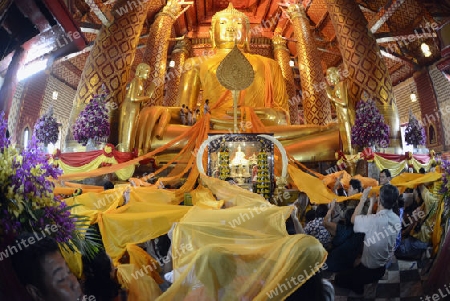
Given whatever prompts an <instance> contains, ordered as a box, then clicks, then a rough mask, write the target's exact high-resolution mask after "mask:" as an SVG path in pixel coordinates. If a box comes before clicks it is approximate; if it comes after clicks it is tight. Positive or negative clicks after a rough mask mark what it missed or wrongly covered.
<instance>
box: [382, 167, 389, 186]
mask: <svg viewBox="0 0 450 301" xmlns="http://www.w3.org/2000/svg"><path fill="white" fill-rule="evenodd" d="M390 182H391V172H390V171H389V169H387V168H385V169H383V170H382V171H380V185H385V184H389V183H390Z"/></svg>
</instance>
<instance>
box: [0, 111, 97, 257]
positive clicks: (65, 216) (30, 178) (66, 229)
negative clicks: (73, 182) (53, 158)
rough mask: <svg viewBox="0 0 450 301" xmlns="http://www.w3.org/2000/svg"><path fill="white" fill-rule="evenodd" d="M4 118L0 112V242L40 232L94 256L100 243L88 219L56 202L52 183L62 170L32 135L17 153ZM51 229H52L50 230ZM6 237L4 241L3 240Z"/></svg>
mask: <svg viewBox="0 0 450 301" xmlns="http://www.w3.org/2000/svg"><path fill="white" fill-rule="evenodd" d="M6 130H7V121H6V119H5V118H4V113H3V112H2V113H1V114H0V233H1V236H0V244H4V243H8V241H7V240H8V239H9V240H14V238H15V237H17V236H18V235H20V234H21V233H23V232H33V233H40V234H41V235H49V236H52V237H53V238H55V239H56V241H57V242H58V243H60V244H61V246H62V247H63V248H68V249H69V250H72V251H74V250H76V249H77V250H78V251H80V252H81V253H82V254H86V255H88V256H91V255H94V254H95V252H96V250H97V248H98V246H99V244H98V242H97V241H96V238H95V237H94V236H93V235H92V234H91V233H89V231H87V225H88V223H87V222H88V220H87V219H86V218H85V217H83V216H78V215H73V214H71V209H72V207H71V206H67V205H66V203H65V202H63V201H58V200H57V199H56V198H55V196H54V194H53V188H54V184H53V182H51V181H50V180H49V178H57V177H58V176H59V175H60V174H61V170H60V169H57V168H55V167H54V166H52V165H51V164H49V163H48V161H47V159H46V157H45V154H44V153H43V152H42V151H41V150H40V147H39V146H38V140H37V139H36V137H34V136H33V137H32V139H31V142H30V145H29V146H28V148H26V149H24V150H23V151H21V152H19V150H18V149H17V148H16V147H15V146H14V145H11V143H10V141H9V139H8V138H7V137H6ZM49 229H51V231H49ZM5 240H6V241H5Z"/></svg>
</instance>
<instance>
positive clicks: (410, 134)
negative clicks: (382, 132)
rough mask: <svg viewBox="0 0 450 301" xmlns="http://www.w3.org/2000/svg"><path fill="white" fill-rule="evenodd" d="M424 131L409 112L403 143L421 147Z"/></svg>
mask: <svg viewBox="0 0 450 301" xmlns="http://www.w3.org/2000/svg"><path fill="white" fill-rule="evenodd" d="M425 138H426V134H425V129H424V128H423V126H421V125H420V124H419V121H418V120H417V118H416V116H414V114H413V113H412V111H411V110H410V111H409V122H408V125H407V126H406V129H405V141H406V143H407V144H409V145H414V147H417V145H423V144H425Z"/></svg>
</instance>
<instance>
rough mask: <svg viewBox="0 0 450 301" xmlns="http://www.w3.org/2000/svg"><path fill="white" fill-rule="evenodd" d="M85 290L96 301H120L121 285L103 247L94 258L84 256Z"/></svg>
mask: <svg viewBox="0 0 450 301" xmlns="http://www.w3.org/2000/svg"><path fill="white" fill-rule="evenodd" d="M82 260H83V276H84V281H83V291H84V293H85V294H86V295H87V296H94V297H95V300H96V301H119V300H125V299H121V298H118V296H119V290H120V285H119V283H118V282H117V281H116V268H115V267H114V265H113V263H112V260H111V258H110V257H109V256H108V254H106V252H105V251H104V250H103V249H101V250H99V252H98V253H97V254H96V255H95V257H94V258H93V259H88V258H87V257H85V256H83V257H82Z"/></svg>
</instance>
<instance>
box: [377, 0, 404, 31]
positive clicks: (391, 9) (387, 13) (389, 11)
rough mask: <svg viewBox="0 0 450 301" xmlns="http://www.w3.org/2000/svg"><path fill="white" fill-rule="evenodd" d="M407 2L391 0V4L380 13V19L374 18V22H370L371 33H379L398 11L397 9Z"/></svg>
mask: <svg viewBox="0 0 450 301" xmlns="http://www.w3.org/2000/svg"><path fill="white" fill-rule="evenodd" d="M404 2H405V0H391V1H390V3H389V6H388V7H387V8H386V7H383V8H382V9H380V11H379V12H378V14H377V15H378V18H374V20H376V21H373V22H369V24H368V28H370V31H371V32H372V33H375V32H377V31H378V30H379V29H380V28H381V26H383V24H384V23H386V21H387V20H388V19H389V18H390V17H391V16H392V15H393V14H394V13H395V12H396V11H397V9H398V8H399V7H400V6H402V4H403V3H404Z"/></svg>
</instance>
